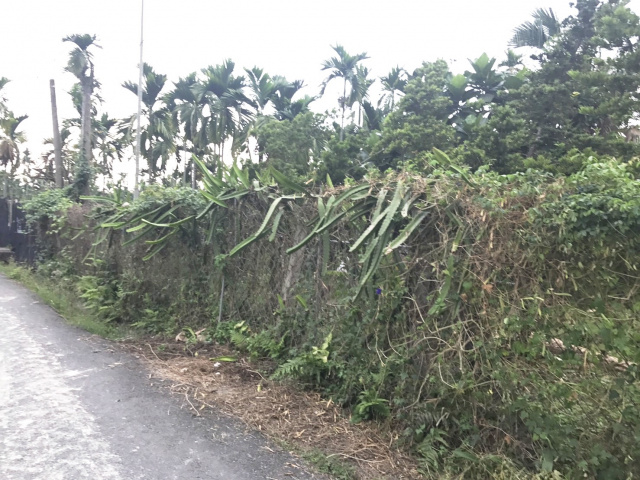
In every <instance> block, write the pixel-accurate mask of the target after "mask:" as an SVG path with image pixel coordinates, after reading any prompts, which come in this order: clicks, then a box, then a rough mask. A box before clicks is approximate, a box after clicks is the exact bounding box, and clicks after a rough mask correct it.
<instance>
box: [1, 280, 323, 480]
mask: <svg viewBox="0 0 640 480" xmlns="http://www.w3.org/2000/svg"><path fill="white" fill-rule="evenodd" d="M182 407H183V405H182V403H181V401H180V399H178V398H175V397H173V396H171V395H170V393H169V392H168V389H167V388H166V386H163V385H161V382H159V381H158V380H156V379H153V378H150V376H149V374H148V373H147V372H146V371H145V369H144V367H143V366H142V365H141V364H140V363H139V362H138V361H137V359H136V358H134V357H133V356H131V355H129V354H127V353H126V352H123V351H121V349H119V348H114V345H113V344H111V343H110V342H108V341H106V340H103V339H100V338H97V337H95V336H91V335H89V334H88V333H86V332H84V331H82V330H79V329H76V328H74V327H70V326H69V325H66V324H65V323H64V321H63V319H61V318H60V317H59V316H58V315H57V314H56V313H55V312H54V311H53V310H51V309H50V308H48V307H47V306H45V305H43V304H42V303H40V301H39V299H38V297H36V296H35V295H33V294H32V293H30V292H29V291H27V290H25V289H24V288H23V287H21V286H19V285H18V284H16V283H15V282H13V281H11V280H9V279H7V278H6V277H3V276H2V275H0V479H2V480H36V479H38V480H39V479H42V480H79V479H97V480H142V479H144V480H147V479H149V480H164V479H176V480H182V479H184V480H196V479H228V480H236V479H237V480H253V479H277V480H293V479H309V478H319V477H318V476H314V475H312V474H309V473H307V472H306V471H305V470H304V469H303V468H301V467H300V461H299V460H297V459H295V458H293V457H291V456H290V455H288V454H287V453H284V452H279V451H278V449H277V448H276V447H274V446H273V445H270V444H269V443H268V442H267V441H266V440H265V439H264V438H262V437H261V436H259V435H256V434H253V433H249V432H246V431H245V429H244V428H243V427H242V426H241V425H239V424H238V423H237V422H235V421H233V420H230V419H228V418H225V417H222V416H220V417H213V416H209V417H207V418H204V417H194V416H193V415H191V413H190V412H189V410H188V409H184V408H182ZM271 450H273V451H275V452H276V453H272V451H271Z"/></svg>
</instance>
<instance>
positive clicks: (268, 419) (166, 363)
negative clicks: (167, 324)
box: [126, 341, 423, 480]
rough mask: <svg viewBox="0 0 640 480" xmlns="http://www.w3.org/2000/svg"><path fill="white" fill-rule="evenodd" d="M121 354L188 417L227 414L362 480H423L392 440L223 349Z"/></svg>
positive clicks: (176, 346)
mask: <svg viewBox="0 0 640 480" xmlns="http://www.w3.org/2000/svg"><path fill="white" fill-rule="evenodd" d="M126 347H127V348H130V349H131V350H133V351H134V353H136V354H137V355H139V357H140V358H142V359H144V360H145V361H146V362H147V363H148V366H149V368H150V370H151V372H152V374H153V375H155V376H156V377H159V378H162V379H164V380H166V381H169V382H170V384H171V390H172V391H173V392H174V393H175V394H179V395H182V396H183V397H184V405H185V408H189V409H191V410H192V411H193V414H194V415H203V414H206V412H207V411H208V409H215V410H216V411H222V412H224V413H227V414H230V415H232V416H235V417H237V418H239V419H241V420H242V421H243V422H244V423H245V424H246V425H248V426H249V427H251V428H254V429H256V430H259V431H260V432H262V433H263V434H264V435H266V436H267V437H270V438H272V439H274V440H277V441H285V442H286V444H288V445H292V446H294V447H295V448H296V449H297V450H298V451H305V452H313V451H316V452H317V451H320V452H322V453H323V454H324V455H325V456H326V457H327V458H329V459H331V458H333V457H338V459H340V461H341V463H342V464H347V465H349V466H350V467H351V469H353V471H354V472H355V476H356V477H357V478H360V479H362V480H373V479H396V480H397V479H407V480H413V479H420V478H423V477H422V476H421V475H420V474H419V473H418V471H417V465H416V463H415V462H414V461H413V460H412V458H411V457H410V456H408V455H407V454H406V453H404V452H402V451H400V450H398V449H397V448H394V444H395V443H396V442H395V440H397V436H396V435H395V434H394V433H392V432H384V431H382V430H381V429H379V428H376V426H374V425H371V424H366V423H362V424H357V425H354V424H351V423H350V422H349V418H348V412H345V411H343V409H341V408H340V407H339V406H337V405H335V404H334V403H333V402H332V401H331V400H327V399H324V398H322V397H321V396H320V395H319V394H317V393H313V392H305V391H302V390H299V389H296V388H294V387H293V386H291V385H287V384H283V383H279V382H273V381H271V380H270V379H269V378H268V377H267V376H266V375H263V374H262V373H260V372H261V371H262V372H264V371H269V370H270V368H269V364H267V363H265V364H261V363H260V362H252V363H249V362H248V361H247V359H246V358H243V357H242V356H238V353H237V352H233V351H231V350H230V349H229V348H227V347H223V346H218V345H208V344H202V343H200V344H196V345H186V344H185V343H180V342H173V343H166V342H156V341H146V342H142V343H140V342H136V343H127V344H126ZM224 357H227V358H224ZM231 359H236V360H235V361H228V360H231ZM225 360H227V361H225Z"/></svg>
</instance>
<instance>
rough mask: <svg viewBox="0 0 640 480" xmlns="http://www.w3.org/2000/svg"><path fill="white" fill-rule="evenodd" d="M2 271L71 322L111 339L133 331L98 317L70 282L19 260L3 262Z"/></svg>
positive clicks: (0, 271)
mask: <svg viewBox="0 0 640 480" xmlns="http://www.w3.org/2000/svg"><path fill="white" fill-rule="evenodd" d="M0 274H4V275H6V276H7V277H9V278H11V279H12V280H15V281H16V282H18V283H20V284H22V285H24V286H25V287H26V288H28V289H29V290H31V291H32V292H34V293H35V294H37V295H38V296H39V297H40V298H41V299H42V301H43V302H44V303H46V304H47V305H49V306H50V307H51V308H53V309H54V310H55V311H56V312H58V313H59V314H60V315H61V316H62V317H63V318H64V319H65V320H66V321H67V323H69V324H70V325H73V326H76V327H78V328H81V329H83V330H86V331H87V332H89V333H92V334H94V335H99V336H101V337H104V338H108V339H111V340H118V339H121V338H123V337H125V336H127V334H128V333H130V332H125V331H124V330H123V329H121V328H118V327H117V326H115V325H110V324H107V323H104V322H101V321H99V320H96V319H95V318H94V317H93V316H92V315H91V313H90V312H88V311H87V310H86V309H85V307H84V305H83V304H82V302H81V301H80V299H79V298H78V296H77V295H76V294H75V292H73V291H70V289H69V287H68V286H67V287H66V288H65V286H61V285H60V282H55V281H53V280H51V279H50V278H46V277H44V276H42V275H39V274H38V273H37V272H33V271H32V270H30V269H29V268H26V267H23V266H21V265H18V264H15V263H10V264H9V265H5V264H0Z"/></svg>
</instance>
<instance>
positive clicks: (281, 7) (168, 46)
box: [0, 0, 640, 158]
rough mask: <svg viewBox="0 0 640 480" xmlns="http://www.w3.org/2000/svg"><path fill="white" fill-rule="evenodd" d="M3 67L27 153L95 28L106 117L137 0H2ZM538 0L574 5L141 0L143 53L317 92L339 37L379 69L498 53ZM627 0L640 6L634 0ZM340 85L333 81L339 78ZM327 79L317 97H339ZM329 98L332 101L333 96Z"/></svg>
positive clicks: (181, 72) (453, 0)
mask: <svg viewBox="0 0 640 480" xmlns="http://www.w3.org/2000/svg"><path fill="white" fill-rule="evenodd" d="M4 3H5V5H4V7H3V9H2V13H3V15H2V20H3V21H2V25H3V26H2V30H3V41H2V47H0V48H1V50H0V76H5V77H8V78H9V79H11V80H12V81H11V83H9V84H8V85H7V87H5V88H6V96H7V97H8V100H9V107H10V108H11V109H12V110H13V111H14V113H15V114H16V115H22V114H27V115H29V119H28V120H26V121H25V122H24V123H23V124H22V126H23V130H24V131H25V132H26V133H27V136H28V139H29V143H28V146H29V148H30V149H31V153H32V157H33V158H38V157H39V155H40V152H41V150H43V148H42V147H41V145H42V139H43V138H46V137H51V136H52V129H51V108H50V98H49V79H51V78H53V79H55V81H56V86H57V97H58V111H59V119H60V121H62V119H63V118H68V117H72V116H74V110H73V108H72V105H71V99H70V97H69V96H68V95H67V94H66V92H67V91H68V90H69V88H70V87H71V85H72V84H73V82H74V77H73V76H72V75H71V74H69V73H66V72H64V70H63V69H64V66H65V65H66V62H67V58H68V52H69V51H70V49H71V44H70V43H63V42H62V38H63V37H65V36H67V35H70V34H74V33H80V34H82V33H88V34H96V35H97V36H98V42H99V44H100V45H101V46H102V47H103V49H102V50H95V65H96V77H97V79H98V80H99V81H100V82H101V83H102V91H101V94H102V97H103V98H104V100H105V103H104V105H103V107H102V109H103V110H104V111H107V112H108V113H109V114H110V116H112V117H124V116H128V115H131V114H132V113H134V112H135V111H136V108H137V107H136V102H137V98H136V96H135V95H133V94H132V93H130V92H128V91H126V90H125V89H123V88H122V87H121V84H122V82H123V81H125V80H131V81H134V82H137V79H138V76H137V65H138V55H139V41H140V0H56V1H53V0H19V1H14V2H8V1H7V2H4ZM538 7H544V8H547V7H551V8H553V9H554V11H555V12H556V14H557V15H558V16H559V17H560V18H564V17H565V16H566V15H567V14H569V13H570V12H571V8H570V7H569V1H568V0H439V1H434V0H419V1H418V0H413V1H412V0H395V1H390V0H389V1H381V0H366V1H365V0H324V1H322V2H320V1H314V2H312V1H309V0H307V1H303V0H302V1H301V0H270V1H267V0H235V1H233V0H230V1H226V2H222V1H219V0H180V1H170V0H146V1H145V41H144V49H145V53H144V59H145V61H146V62H147V63H149V64H150V65H152V66H153V67H154V69H155V70H156V71H158V72H160V73H165V74H167V75H168V76H169V80H177V79H178V77H179V76H185V75H187V74H189V73H190V72H192V71H196V70H199V69H201V68H203V67H206V66H207V65H215V64H217V63H220V62H221V61H222V60H223V59H225V58H231V59H233V60H234V61H235V62H236V66H237V68H238V71H237V73H238V74H240V73H242V69H241V68H242V67H252V66H254V65H257V66H260V67H262V68H264V69H265V70H266V71H267V72H268V73H270V74H271V75H274V74H279V75H284V76H286V77H287V78H288V79H289V80H295V79H304V80H305V82H306V83H307V85H308V87H307V89H306V91H305V92H304V93H308V94H311V95H314V94H316V93H317V92H318V86H319V84H320V83H321V81H322V80H323V78H324V76H325V72H322V71H321V62H322V61H323V60H324V59H328V58H329V57H330V56H332V54H333V50H331V48H330V45H333V44H336V43H340V44H342V45H344V47H345V48H346V49H347V51H348V52H349V53H351V54H355V53H359V52H367V53H368V54H369V56H370V57H371V58H370V60H367V61H366V62H365V65H367V66H368V67H369V68H370V69H371V70H372V73H373V75H374V76H376V77H379V76H381V75H385V74H387V73H388V71H389V70H390V68H391V67H393V66H395V65H399V66H401V67H405V68H406V69H408V70H410V71H411V70H413V69H414V68H416V67H417V66H419V65H420V64H421V62H422V61H424V60H435V59H438V58H443V59H445V60H447V61H449V62H450V65H451V66H452V69H454V70H464V69H465V68H466V67H467V62H466V59H467V58H476V57H478V56H479V55H480V54H482V52H487V54H489V55H490V56H498V57H500V56H501V55H502V54H503V52H504V51H505V50H506V48H507V42H508V41H509V39H510V38H511V35H512V30H513V28H514V27H515V26H517V25H518V24H520V23H522V22H523V21H526V20H529V19H530V14H531V12H532V11H533V10H534V9H535V8H538ZM630 7H631V8H632V10H634V11H635V12H636V13H640V0H632V2H631V4H630ZM336 88H337V85H336ZM337 96H338V94H337V92H332V91H330V90H327V97H328V99H327V100H325V101H324V102H319V103H318V105H319V106H320V107H321V108H322V109H323V110H324V109H326V108H333V106H335V105H336V103H335V101H334V100H335V99H336V98H337ZM332 102H333V103H332Z"/></svg>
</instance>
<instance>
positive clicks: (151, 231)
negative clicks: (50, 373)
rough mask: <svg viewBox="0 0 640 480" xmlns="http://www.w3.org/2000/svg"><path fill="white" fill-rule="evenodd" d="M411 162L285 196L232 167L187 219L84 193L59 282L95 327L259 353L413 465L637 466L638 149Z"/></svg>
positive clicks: (160, 207)
mask: <svg viewBox="0 0 640 480" xmlns="http://www.w3.org/2000/svg"><path fill="white" fill-rule="evenodd" d="M425 165H426V168H425V169H424V170H423V173H422V174H417V173H413V172H411V170H410V169H409V170H405V171H403V172H400V173H392V174H389V175H386V176H384V175H377V176H376V175H371V174H370V175H369V176H367V177H365V179H363V180H362V181H361V182H359V183H356V184H353V185H349V186H346V187H340V188H337V189H332V188H331V187H326V189H325V190H324V191H319V190H316V191H312V192H308V191H305V192H304V193H303V192H298V193H295V192H294V193H293V194H292V193H291V190H290V189H291V188H293V187H295V185H288V184H282V183H281V184H280V187H277V186H275V185H274V184H273V183H269V182H268V181H266V180H265V179H262V180H263V182H258V183H254V184H252V185H244V182H240V181H239V180H238V182H236V183H237V185H236V187H233V189H232V190H233V192H236V194H231V193H229V192H230V190H225V191H222V192H221V193H219V195H220V196H219V197H218V198H222V197H223V196H225V195H226V196H227V200H225V202H224V204H225V206H224V207H222V206H211V207H210V209H209V211H208V212H209V213H207V214H206V215H202V216H200V217H199V218H198V215H199V213H200V212H202V210H203V209H204V208H205V206H206V202H204V201H203V200H202V199H200V198H199V197H195V196H194V193H193V192H192V191H190V190H187V189H184V190H180V189H157V190H152V191H148V192H147V193H145V195H143V196H142V197H141V199H140V201H139V202H137V203H133V204H132V205H131V206H127V205H125V204H123V203H122V202H118V201H115V202H111V203H110V204H109V205H108V206H106V207H105V204H104V202H103V203H101V204H99V205H100V206H99V207H96V209H94V211H93V214H92V220H91V222H92V225H94V226H99V225H100V224H101V222H102V225H103V226H104V227H105V228H102V229H100V228H98V229H95V230H94V229H88V230H86V231H85V233H84V235H83V236H81V237H77V238H75V239H72V238H71V232H72V231H74V230H73V228H74V227H79V226H80V225H70V224H68V223H67V225H66V228H67V231H68V232H69V236H68V238H67V239H66V240H65V242H66V247H65V246H62V248H63V250H64V248H70V246H72V245H73V244H74V243H75V242H79V241H84V243H83V244H84V245H90V244H91V243H96V242H95V240H98V242H97V247H95V248H94V249H93V250H92V251H88V250H87V251H86V252H85V254H89V253H90V254H91V255H90V256H89V257H88V258H93V259H94V261H93V262H92V263H91V266H87V267H84V268H83V269H81V270H78V271H75V272H74V273H75V274H76V275H78V276H80V278H81V280H80V281H79V283H78V285H80V287H81V288H82V285H85V286H86V285H90V286H91V295H89V290H86V291H85V292H84V294H85V295H89V296H90V297H91V301H92V302H96V301H97V308H98V310H99V309H100V307H101V305H102V306H108V307H109V308H108V316H107V317H105V318H108V319H109V320H111V321H118V322H127V323H134V324H136V325H138V326H139V327H141V328H145V329H147V330H149V331H153V332H168V331H173V330H176V329H180V328H182V327H185V326H189V327H191V328H193V329H195V328H196V327H209V331H210V336H211V337H214V338H216V339H218V340H219V341H224V339H233V341H234V343H235V344H236V345H237V346H239V347H241V348H245V349H248V351H249V352H250V353H253V354H254V355H257V356H270V357H272V358H274V359H275V360H276V361H277V362H279V365H280V367H279V369H278V370H277V376H280V377H283V376H291V377H295V378H298V380H299V381H301V382H302V383H304V384H305V385H306V386H308V387H309V388H315V389H319V390H321V391H322V392H324V393H325V394H326V395H328V396H331V397H332V398H333V399H334V400H336V401H339V402H341V403H342V404H343V405H344V406H347V407H350V408H352V409H353V412H354V416H353V418H354V421H365V420H375V421H385V422H389V424H390V426H392V427H393V428H397V429H399V431H401V432H402V435H401V436H400V438H399V442H401V443H404V445H405V446H406V447H407V448H411V449H413V451H414V452H416V454H417V455H419V456H420V457H421V459H422V465H423V470H424V473H425V474H426V475H428V476H432V477H434V478H440V477H442V476H444V475H451V476H455V475H461V476H462V477H464V478H488V477H494V478H500V477H501V478H524V477H530V476H533V475H535V474H540V475H545V474H548V475H555V476H558V475H563V476H564V477H566V478H578V477H580V478H583V477H585V476H586V477H596V478H631V477H632V476H634V475H637V474H638V473H640V447H639V445H640V413H639V410H638V403H639V402H640V391H639V388H638V382H637V377H638V368H637V364H638V362H639V361H640V348H639V345H640V333H638V332H640V328H639V327H640V322H639V313H640V297H639V296H638V288H637V287H638V281H639V276H638V271H637V268H638V260H639V259H640V251H639V247H640V245H639V242H640V236H639V235H638V233H640V232H639V230H640V197H639V196H638V192H639V191H640V181H639V180H638V165H637V162H634V161H631V162H628V163H621V162H617V161H615V160H614V159H607V158H602V159H595V158H589V159H587V160H586V161H585V166H584V167H583V168H582V169H581V170H580V171H579V172H578V173H575V174H573V175H570V176H567V177H564V176H558V177H554V176H553V175H551V174H543V173H540V172H537V171H527V172H525V173H518V174H513V175H498V174H496V173H489V172H486V171H484V170H483V169H480V170H479V171H477V172H476V173H473V174H471V173H469V172H466V171H464V170H460V169H459V168H457V167H455V165H453V166H451V165H447V164H446V161H444V160H443V159H442V158H440V159H439V160H438V158H437V156H435V157H429V158H427V160H426V163H425ZM424 172H426V173H424ZM247 180H248V179H247ZM206 188H209V187H206ZM211 188H213V187H211ZM245 190H246V192H245V193H243V194H242V195H240V194H239V193H238V192H244V191H245ZM205 191H207V190H206V189H205ZM225 192H226V193H225ZM354 192H355V193H354ZM278 198H281V200H278V202H279V203H276V200H277V199H278ZM332 199H333V200H332ZM341 199H343V200H341ZM340 202H342V203H340ZM33 205H34V207H33V210H34V211H33V212H31V214H32V215H35V214H36V211H35V210H37V207H36V205H37V203H34V204H33ZM274 205H275V206H274ZM335 205H338V206H337V207H335V208H334V206H335ZM29 208H30V207H29V206H28V205H27V209H29ZM98 208H99V209H100V210H98ZM168 211H170V214H166V212H168ZM163 212H164V213H163ZM268 212H270V213H268ZM165 214H166V215H165ZM163 215H164V216H163ZM269 215H272V216H269ZM332 215H333V216H332ZM339 215H342V216H340V217H338V216H339ZM116 217H117V218H118V219H119V220H117V221H116V220H113V219H114V218H116ZM157 217H162V218H157ZM265 218H266V219H267V220H268V221H267V220H265ZM416 219H419V221H418V220H416ZM414 220H415V221H414ZM145 221H146V223H145ZM105 222H107V223H108V222H110V223H109V224H108V225H106V226H105V225H104V223H105ZM331 222H334V223H331ZM140 232H143V233H144V232H146V237H144V238H143V239H141V240H140V241H138V242H133V243H131V244H129V245H127V244H126V243H127V242H128V241H129V240H131V239H132V238H135V237H136V236H137V235H139V234H140ZM314 232H315V233H314ZM168 233H170V234H171V235H170V236H169V237H167V234H168ZM257 233H258V235H256V238H255V240H254V241H251V242H246V246H245V247H244V248H242V249H236V252H237V253H234V254H233V255H230V254H231V253H233V252H234V247H236V246H237V245H239V244H241V242H243V241H244V240H245V239H251V238H252V235H255V234H257ZM309 234H313V235H311V236H310V237H308V235H309ZM165 237H167V238H165ZM83 238H84V240H83ZM86 239H92V241H91V242H87V241H86ZM145 239H146V240H148V241H150V243H146V244H145V243H144V240H145ZM305 239H306V240H305ZM46 240H47V239H46V237H45V238H43V241H44V242H46ZM296 244H298V245H300V248H299V249H297V250H295V251H291V250H292V247H294V246H295V245H296ZM159 247H162V249H161V250H159V249H158V248H159ZM52 248H53V247H52ZM287 250H290V252H289V254H288V253H287ZM151 253H153V255H150V254H151ZM145 256H147V257H150V258H148V260H146V261H143V260H142V259H143V257H145ZM96 260H98V261H96ZM88 276H91V278H92V280H90V281H89V280H87V277H88ZM223 280H224V281H223ZM223 285H224V287H223ZM106 286H112V287H113V288H111V287H110V288H105V287H106ZM104 291H108V292H109V295H108V297H109V298H103V299H101V298H94V296H95V294H98V293H100V292H104ZM92 295H93V296H92ZM221 297H222V300H221ZM552 472H556V473H552Z"/></svg>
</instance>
